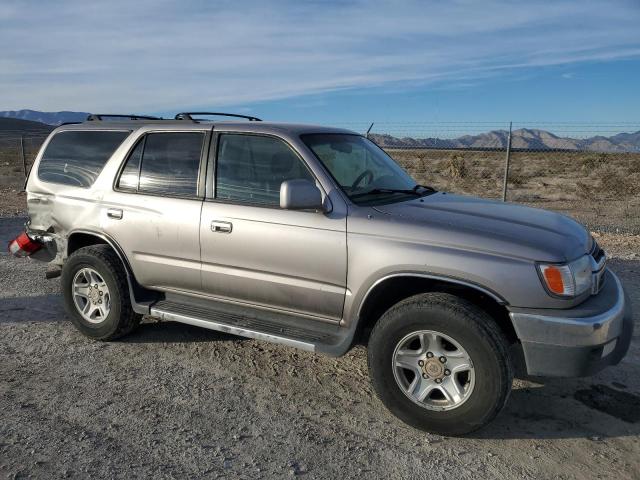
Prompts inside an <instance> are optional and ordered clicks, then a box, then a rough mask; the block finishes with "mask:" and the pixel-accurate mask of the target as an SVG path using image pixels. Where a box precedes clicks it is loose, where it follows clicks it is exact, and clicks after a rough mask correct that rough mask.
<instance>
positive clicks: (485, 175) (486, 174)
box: [480, 168, 493, 180]
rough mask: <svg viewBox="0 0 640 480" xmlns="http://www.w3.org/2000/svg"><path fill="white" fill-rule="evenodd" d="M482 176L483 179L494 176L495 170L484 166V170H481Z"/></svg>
mask: <svg viewBox="0 0 640 480" xmlns="http://www.w3.org/2000/svg"><path fill="white" fill-rule="evenodd" d="M480 178H482V179H483V180H487V179H489V178H493V171H492V170H491V169H490V168H483V169H482V170H480Z"/></svg>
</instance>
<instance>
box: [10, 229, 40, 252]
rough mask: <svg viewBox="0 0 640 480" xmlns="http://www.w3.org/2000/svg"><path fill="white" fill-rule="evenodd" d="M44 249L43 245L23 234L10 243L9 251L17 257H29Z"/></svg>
mask: <svg viewBox="0 0 640 480" xmlns="http://www.w3.org/2000/svg"><path fill="white" fill-rule="evenodd" d="M41 248H42V244H41V243H40V242H38V241H37V240H33V239H32V238H31V237H30V236H29V235H27V233H26V232H22V233H21V234H20V235H18V236H17V237H16V238H14V239H13V240H11V241H10V242H9V245H8V246H7V249H8V250H9V253H10V254H11V255H13V256H16V257H28V256H29V255H31V254H32V253H35V252H37V251H38V250H40V249H41Z"/></svg>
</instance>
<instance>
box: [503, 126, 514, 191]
mask: <svg viewBox="0 0 640 480" xmlns="http://www.w3.org/2000/svg"><path fill="white" fill-rule="evenodd" d="M512 125H513V122H509V137H508V138H507V155H506V157H505V159H504V183H503V184H502V201H503V202H506V201H507V182H508V181H509V162H510V160H511V126H512Z"/></svg>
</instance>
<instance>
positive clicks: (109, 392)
mask: <svg viewBox="0 0 640 480" xmlns="http://www.w3.org/2000/svg"><path fill="white" fill-rule="evenodd" d="M22 221H23V220H20V219H16V218H4V219H0V241H2V242H5V241H6V240H8V238H10V237H11V236H12V235H13V234H14V233H16V232H17V231H18V230H19V229H20V224H21V222H22ZM599 240H600V241H601V243H602V244H603V246H604V247H605V248H607V249H609V250H610V252H612V253H613V256H614V258H613V260H612V261H611V262H610V265H611V268H612V269H613V270H615V271H616V272H617V273H618V274H619V275H620V277H621V278H622V280H623V282H624V283H625V285H626V288H627V289H628V291H629V293H630V294H631V297H632V301H633V303H634V307H635V311H636V312H640V274H639V272H640V260H639V259H638V258H637V256H636V255H637V254H638V252H640V250H638V249H637V245H638V244H637V243H634V242H637V239H633V240H632V242H631V243H630V242H628V241H627V240H626V239H624V238H623V239H620V238H618V237H616V236H611V237H609V236H602V237H599ZM44 270H45V265H43V264H40V263H38V262H35V261H30V260H28V259H22V260H21V259H15V258H12V257H8V256H6V255H2V256H0V278H1V285H2V287H1V288H0V476H2V477H5V478H46V479H49V478H83V479H84V478H98V477H101V478H104V477H108V478H136V477H141V478H151V477H157V478H281V477H283V476H303V477H305V478H445V479H448V478H451V479H456V480H460V479H474V480H475V479H478V478H498V479H507V478H508V479H511V478H532V479H533V478H535V479H538V478H565V479H584V478H615V479H634V478H638V472H639V471H640V376H639V375H638V368H639V367H640V339H639V336H638V333H636V335H635V336H634V339H633V343H632V347H631V351H630V353H629V354H628V356H627V357H626V358H625V359H624V360H623V362H622V363H621V364H620V365H619V366H617V367H613V368H609V369H607V370H605V371H603V372H601V373H600V374H598V375H596V376H594V377H591V378H585V379H570V380H551V381H546V382H544V383H536V382H531V381H522V380H516V381H515V383H514V391H513V393H512V396H511V398H510V400H509V403H508V405H507V407H506V409H505V410H504V411H503V412H502V413H501V415H500V416H499V417H498V418H497V419H496V421H495V422H494V423H493V424H492V425H490V426H489V427H488V428H486V429H485V430H483V431H482V432H480V433H478V434H475V435H473V436H471V437H468V438H458V439H456V438H443V437H439V436H435V435H429V434H425V433H423V432H420V431H417V430H414V429H412V428H410V427H407V426H406V425H404V424H402V423H401V422H400V421H398V420H397V419H396V418H395V417H393V416H392V415H391V414H389V413H388V412H387V411H386V409H385V408H384V407H383V406H382V404H381V403H380V402H379V401H378V399H377V398H376V397H375V395H374V393H373V391H372V389H371V387H370V385H369V379H368V373H367V365H366V351H365V349H364V348H363V347H357V348H355V349H354V350H353V351H351V352H350V353H349V354H348V355H347V356H345V357H342V358H338V359H332V358H327V357H323V356H320V355H314V354H310V353H306V352H301V351H297V350H294V349H290V348H287V347H283V346H279V345H272V344H267V343H260V342H257V341H253V340H244V339H241V338H238V337H232V336H229V335H223V334H219V333H216V332H211V331H207V330H202V329H197V328H194V327H189V326H185V325H179V324H175V323H159V322H157V321H156V320H155V319H152V318H147V319H146V320H145V322H144V323H143V325H142V326H141V328H140V329H139V330H138V331H136V332H135V333H134V334H132V335H130V336H129V337H128V338H126V339H124V340H122V341H117V342H112V343H98V342H93V341H90V340H88V339H86V338H84V337H83V336H81V335H80V334H79V333H78V332H77V331H76V330H75V329H74V328H73V327H72V325H71V324H70V322H68V321H67V320H66V319H65V315H64V313H63V311H62V307H61V303H60V297H59V295H58V281H57V280H49V281H48V280H45V279H44ZM635 322H636V332H639V331H640V329H639V328H638V327H639V325H638V324H639V323H640V317H639V316H638V314H636V316H635Z"/></svg>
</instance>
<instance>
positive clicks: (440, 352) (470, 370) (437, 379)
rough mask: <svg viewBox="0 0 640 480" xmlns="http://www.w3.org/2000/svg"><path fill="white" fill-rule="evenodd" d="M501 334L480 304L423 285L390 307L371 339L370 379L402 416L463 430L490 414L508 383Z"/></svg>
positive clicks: (437, 428) (419, 424) (425, 425)
mask: <svg viewBox="0 0 640 480" xmlns="http://www.w3.org/2000/svg"><path fill="white" fill-rule="evenodd" d="M507 348H508V347H507V342H506V339H505V338H504V335H503V334H502V332H501V331H500V329H499V328H498V326H497V325H496V323H495V322H494V321H493V319H492V318H491V317H490V316H489V315H487V314H486V313H485V312H484V311H482V310H481V309H479V308H478V307H476V306H475V305H474V304H472V303H470V302H468V301H466V300H464V299H462V298H459V297H456V296H453V295H450V294H446V293H425V294H420V295H416V296H414V297H411V298H408V299H406V300H404V301H402V302H400V303H399V304H397V305H395V306H394V307H392V308H391V309H390V310H388V311H387V312H386V313H385V314H384V315H383V316H382V318H381V319H380V320H379V321H378V323H377V324H376V326H375V327H374V329H373V331H372V333H371V337H370V341H369V371H370V375H371V378H372V382H373V386H374V388H375V390H376V392H377V394H378V396H379V397H380V399H381V400H382V402H383V403H384V404H385V405H386V406H387V408H389V410H390V411H391V412H392V413H394V414H395V415H396V416H398V417H399V418H400V419H401V420H403V421H404V422H406V423H408V424H409V425H412V426H414V427H416V428H420V429H423V430H426V431H429V432H433V433H438V434H443V435H463V434H465V433H469V432H472V431H474V430H477V429H478V428H481V427H482V426H484V425H486V424H487V423H488V422H490V421H491V420H492V419H493V418H494V417H495V416H496V415H497V414H498V413H499V412H500V410H501V409H502V408H503V406H504V405H505V403H506V400H507V397H508V395H509V392H510V390H511V383H512V379H513V369H512V366H511V361H510V358H509V354H508V350H507Z"/></svg>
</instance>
